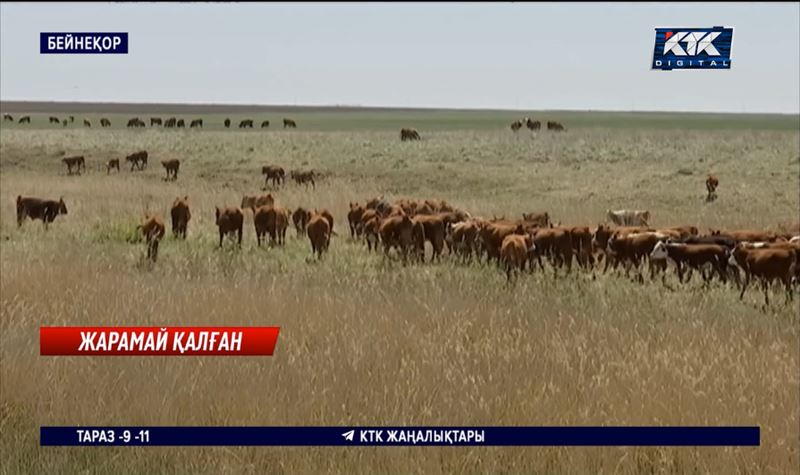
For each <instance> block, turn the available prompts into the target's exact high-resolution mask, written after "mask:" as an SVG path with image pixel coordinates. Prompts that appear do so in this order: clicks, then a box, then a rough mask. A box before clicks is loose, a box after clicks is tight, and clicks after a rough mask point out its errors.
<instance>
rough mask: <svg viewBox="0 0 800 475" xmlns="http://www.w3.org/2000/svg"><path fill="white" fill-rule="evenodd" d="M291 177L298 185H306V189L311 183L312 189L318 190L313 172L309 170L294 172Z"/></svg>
mask: <svg viewBox="0 0 800 475" xmlns="http://www.w3.org/2000/svg"><path fill="white" fill-rule="evenodd" d="M290 175H291V177H292V179H293V180H294V181H295V183H297V184H298V185H306V187H308V184H309V183H310V184H311V187H312V188H314V189H316V188H317V184H316V182H315V181H314V171H313V170H308V171H300V170H292V172H291V174H290Z"/></svg>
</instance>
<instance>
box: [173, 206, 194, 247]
mask: <svg viewBox="0 0 800 475" xmlns="http://www.w3.org/2000/svg"><path fill="white" fill-rule="evenodd" d="M170 216H171V217H172V234H173V235H174V236H175V237H179V238H183V239H186V228H187V227H188V225H189V221H190V220H191V219H192V212H191V211H190V210H189V197H188V196H184V197H183V198H181V197H177V198H175V201H174V202H173V203H172V208H171V209H170Z"/></svg>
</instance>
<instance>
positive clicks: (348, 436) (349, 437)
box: [342, 430, 356, 442]
mask: <svg viewBox="0 0 800 475" xmlns="http://www.w3.org/2000/svg"><path fill="white" fill-rule="evenodd" d="M355 432H356V431H355V430H349V431H347V432H345V433H344V434H342V437H344V440H346V441H348V442H352V441H353V434H354V433H355Z"/></svg>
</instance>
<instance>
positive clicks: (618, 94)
mask: <svg viewBox="0 0 800 475" xmlns="http://www.w3.org/2000/svg"><path fill="white" fill-rule="evenodd" d="M717 25H719V26H726V27H733V28H734V33H733V48H732V62H731V64H732V68H731V69H730V70H725V71H719V70H718V71H657V70H651V69H650V65H651V61H652V55H653V45H654V38H655V31H654V29H655V28H656V27H711V26H717ZM118 31H121V32H128V33H129V54H127V55H40V54H39V33H40V32H118ZM0 99H2V100H42V101H89V102H169V103H218V104H225V103H230V104H278V105H283V104H289V105H335V104H339V105H361V106H396V107H446V108H491V109H530V110H548V109H563V110H664V111H714V112H781V113H795V114H796V113H798V112H800V3H772V4H765V3H732V4H725V3H713V4H712V3H709V4H702V3H701V4H696V3H682V4H676V3H673V2H670V3H659V4H633V3H628V4H626V3H615V4H611V3H609V4H596V3H591V4H590V3H585V4H577V3H568V4H541V3H521V4H520V3H462V4H458V3H452V4H431V3H406V4H389V3H341V4H320V3H304V4H293V3H284V4H243V3H228V4H220V3H215V4H210V3H197V4H188V3H184V4H177V3H176V4H144V3H138V4H121V3H107V4H94V3H72V4H67V3H51V4H39V3H35V4H34V3H7V2H4V3H2V4H0Z"/></svg>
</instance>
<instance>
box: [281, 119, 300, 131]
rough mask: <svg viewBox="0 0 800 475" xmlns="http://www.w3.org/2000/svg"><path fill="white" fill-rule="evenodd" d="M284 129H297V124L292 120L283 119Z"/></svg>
mask: <svg viewBox="0 0 800 475" xmlns="http://www.w3.org/2000/svg"><path fill="white" fill-rule="evenodd" d="M283 128H284V129H285V128H290V129H296V128H297V123H296V122H295V121H293V120H292V119H283Z"/></svg>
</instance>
